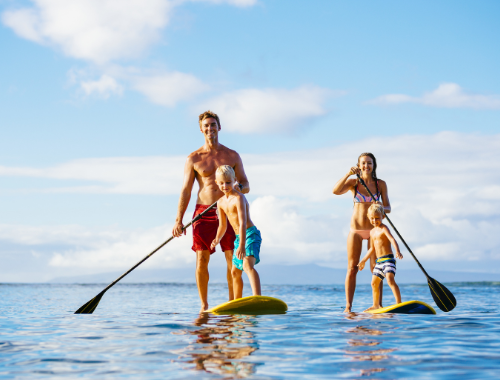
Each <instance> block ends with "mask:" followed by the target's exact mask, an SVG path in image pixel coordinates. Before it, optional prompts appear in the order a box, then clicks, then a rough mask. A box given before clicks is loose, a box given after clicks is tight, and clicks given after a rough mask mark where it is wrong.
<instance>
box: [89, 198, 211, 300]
mask: <svg viewBox="0 0 500 380" xmlns="http://www.w3.org/2000/svg"><path fill="white" fill-rule="evenodd" d="M216 205H217V201H216V202H214V203H212V205H210V206H209V207H208V208H207V209H206V210H204V211H203V212H201V213H199V214H198V215H196V217H195V218H194V219H193V220H192V221H190V222H189V223H188V224H186V225H185V226H184V227H182V231H183V232H184V231H185V230H186V229H187V228H188V227H189V226H190V225H191V224H193V223H194V222H196V221H197V220H199V219H201V217H202V216H203V215H204V214H205V213H206V212H207V211H208V210H211V209H213V208H214V207H215V206H216ZM172 240H174V236H171V237H170V238H169V239H167V240H166V241H164V242H163V243H162V244H160V245H159V246H158V247H157V248H156V249H155V250H154V251H153V252H151V253H150V254H148V255H146V256H145V257H144V258H143V259H142V260H140V261H139V262H138V263H137V264H135V265H134V266H133V267H132V268H130V269H129V270H128V271H126V272H125V273H123V274H122V275H121V276H120V277H118V278H117V279H116V280H114V281H113V282H112V283H111V284H109V285H108V286H106V287H105V288H104V289H103V290H102V291H101V292H100V293H99V294H98V295H97V296H96V297H99V296H102V295H103V294H104V293H106V292H107V291H108V290H109V289H110V288H111V287H112V286H114V285H115V284H116V283H117V282H118V281H120V280H121V279H122V278H123V277H125V276H126V275H127V274H129V273H130V272H132V271H133V270H134V269H135V268H137V267H138V266H139V265H141V264H142V263H143V262H144V261H146V260H147V259H149V258H150V257H151V256H153V255H154V254H155V253H156V252H158V251H159V250H160V249H161V248H162V247H164V246H165V245H167V244H168V243H170V242H171V241H172Z"/></svg>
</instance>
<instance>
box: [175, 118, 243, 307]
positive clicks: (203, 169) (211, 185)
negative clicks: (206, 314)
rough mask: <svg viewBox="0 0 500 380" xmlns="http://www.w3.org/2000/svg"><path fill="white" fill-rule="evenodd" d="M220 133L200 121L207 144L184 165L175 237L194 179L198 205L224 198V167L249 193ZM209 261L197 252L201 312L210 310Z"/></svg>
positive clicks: (238, 164) (237, 160)
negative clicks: (219, 173) (218, 174)
mask: <svg viewBox="0 0 500 380" xmlns="http://www.w3.org/2000/svg"><path fill="white" fill-rule="evenodd" d="M220 130H221V128H220V126H219V125H218V123H217V120H215V119H214V118H206V119H204V120H203V121H202V122H201V125H200V131H201V133H202V134H203V137H204V138H205V144H204V145H203V146H202V147H201V148H199V149H197V150H195V151H194V152H193V153H191V154H190V155H189V156H188V157H187V160H186V165H185V166H184V181H183V185H182V190H181V195H180V198H179V205H178V208H177V217H176V220H175V224H174V227H173V229H172V235H173V236H175V237H179V236H181V235H182V228H183V227H184V225H183V217H184V214H185V212H186V209H187V207H188V204H189V200H190V198H191V190H192V189H193V184H194V182H195V180H196V182H197V183H198V185H199V190H198V195H197V199H196V204H200V205H211V204H213V203H214V202H215V201H217V200H218V199H219V198H220V197H221V196H222V195H223V192H222V191H221V190H220V189H219V187H218V186H217V184H216V183H215V171H216V170H217V168H218V167H219V166H221V165H229V166H231V167H232V168H233V169H234V171H235V173H236V179H237V181H238V184H240V185H241V186H242V188H241V192H242V193H245V194H246V193H248V192H249V191H250V185H249V183H248V179H247V177H246V175H245V170H244V168H243V162H242V161H241V158H240V156H239V154H238V153H236V152H235V151H234V150H231V149H229V148H227V147H225V146H224V145H222V144H219V131H220ZM224 255H225V258H226V263H227V281H228V288H229V300H232V299H233V298H234V295H233V281H232V276H231V268H232V256H233V251H232V250H227V251H225V252H224ZM209 261H210V251H209V250H202V251H197V252H196V283H197V285H198V293H199V296H200V300H201V311H204V310H207V309H208V300H207V292H208V290H207V289H208V280H209V273H208V263H209Z"/></svg>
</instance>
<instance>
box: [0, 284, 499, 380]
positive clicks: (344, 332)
mask: <svg viewBox="0 0 500 380" xmlns="http://www.w3.org/2000/svg"><path fill="white" fill-rule="evenodd" d="M102 288H103V286H102V285H60V284H57V285H13V284H3V285H0V291H1V292H2V297H1V300H0V306H1V308H0V310H1V312H0V378H5V379H7V378H8V379H12V378H30V379H32V378H44V379H51V378H58V379H61V378H64V379H70V378H96V379H116V378H134V379H137V378H140V379H192V378H195V377H196V378H198V379H232V378H248V379H323V378H324V379H331V378H355V379H357V378H373V379H378V378H380V379H403V378H412V379H418V378H425V379H428V378H432V379H452V378H453V379H455V378H460V379H478V378H481V379H488V378H491V379H494V378H495V379H496V378H498V373H499V372H500V323H499V322H500V319H499V313H498V302H499V299H500V297H499V291H500V284H495V283H474V284H450V285H449V288H450V290H452V292H453V293H454V294H455V296H456V298H457V301H458V307H457V309H456V310H454V311H453V312H451V313H447V314H446V313H442V312H441V311H439V310H437V312H438V314H437V315H421V316H416V315H400V314H388V315H373V316H372V315H367V314H363V313H358V314H350V315H346V314H343V313H342V305H343V302H344V292H343V287H342V286H267V287H266V286H264V287H263V292H264V294H266V295H270V296H275V297H279V298H281V299H283V300H284V301H286V302H287V303H288V305H289V312H288V313H287V314H282V315H261V316H245V315H231V316H213V315H201V316H200V315H199V314H197V313H196V310H197V309H198V300H197V292H196V287H195V286H194V285H185V284H123V285H117V286H115V287H114V288H113V289H112V290H110V291H109V292H108V293H107V294H106V295H105V296H104V298H103V299H102V300H101V303H100V305H99V307H98V308H97V310H96V312H95V314H93V315H75V314H73V312H74V311H75V310H76V309H77V308H78V307H79V306H81V304H83V303H85V302H86V301H88V300H89V299H90V298H92V297H93V296H94V295H95V294H97V293H98V292H99V291H100V290H101V289H102ZM388 290H389V289H387V290H386V297H385V298H384V302H385V304H387V305H389V304H390V303H391V302H392V295H391V294H390V292H389V291H388ZM401 293H402V295H403V300H410V299H418V300H422V301H425V302H427V303H429V304H432V305H433V306H434V304H433V302H432V298H431V296H430V294H429V290H428V288H427V286H426V285H422V286H411V285H401ZM225 296H226V289H225V287H224V286H223V285H211V286H210V301H211V304H212V305H216V304H218V303H221V302H224V301H225ZM370 299H371V294H370V288H369V286H359V287H358V290H357V292H356V299H355V302H356V304H355V309H356V310H358V311H361V310H363V309H364V308H366V307H368V306H369V303H370ZM436 309H437V308H436Z"/></svg>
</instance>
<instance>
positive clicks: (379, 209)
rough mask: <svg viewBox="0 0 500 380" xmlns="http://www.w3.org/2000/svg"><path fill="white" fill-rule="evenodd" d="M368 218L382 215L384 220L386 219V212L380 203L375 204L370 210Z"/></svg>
mask: <svg viewBox="0 0 500 380" xmlns="http://www.w3.org/2000/svg"><path fill="white" fill-rule="evenodd" d="M367 214H368V216H370V215H374V214H380V215H382V218H385V212H384V206H382V205H381V204H378V203H373V204H372V205H371V206H370V208H369V209H368V213H367Z"/></svg>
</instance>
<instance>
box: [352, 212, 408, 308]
mask: <svg viewBox="0 0 500 380" xmlns="http://www.w3.org/2000/svg"><path fill="white" fill-rule="evenodd" d="M384 218H385V213H384V206H382V205H381V204H378V203H374V204H372V205H371V206H370V208H369V209H368V219H369V220H370V223H371V224H372V226H373V229H372V230H371V231H370V249H369V250H368V252H367V253H366V256H365V257H363V259H362V260H361V261H360V262H359V264H358V268H359V270H363V268H364V267H365V263H366V262H367V261H368V259H369V258H370V257H371V256H372V255H375V256H376V257H377V262H376V265H375V268H373V277H372V290H373V306H371V307H369V308H368V309H366V310H365V311H369V310H376V309H380V308H381V307H382V306H381V305H380V281H382V280H383V279H384V278H387V283H388V284H389V286H390V287H391V290H392V293H393V294H394V297H395V298H396V303H401V293H400V292H399V286H398V284H396V281H395V280H394V276H395V275H396V259H395V258H394V255H393V253H392V249H391V244H392V246H394V249H395V250H396V257H397V258H398V259H402V258H403V255H402V254H401V252H400V250H399V246H398V243H397V242H396V239H394V237H393V236H392V234H391V231H390V230H389V228H387V226H386V225H385V224H382V219H384Z"/></svg>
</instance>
